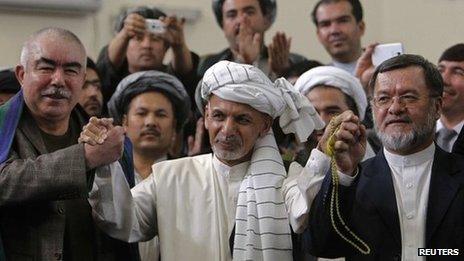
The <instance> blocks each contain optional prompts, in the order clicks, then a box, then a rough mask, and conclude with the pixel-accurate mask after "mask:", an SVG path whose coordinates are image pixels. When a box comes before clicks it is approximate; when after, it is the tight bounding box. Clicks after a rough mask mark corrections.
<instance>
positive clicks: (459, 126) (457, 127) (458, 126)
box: [436, 119, 464, 135]
mask: <svg viewBox="0 0 464 261" xmlns="http://www.w3.org/2000/svg"><path fill="white" fill-rule="evenodd" d="M463 126H464V120H463V121H461V122H460V123H458V124H456V125H455V126H454V127H453V130H454V131H455V132H456V133H457V134H458V135H459V133H461V130H462V127H463ZM443 128H445V126H444V125H443V123H442V122H441V119H438V120H437V129H436V132H438V131H440V130H441V129H443Z"/></svg>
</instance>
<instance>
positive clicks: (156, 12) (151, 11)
mask: <svg viewBox="0 0 464 261" xmlns="http://www.w3.org/2000/svg"><path fill="white" fill-rule="evenodd" d="M132 13H137V14H139V15H141V16H143V18H145V19H159V18H160V17H162V16H166V14H165V13H164V12H163V11H161V10H160V9H158V8H155V7H152V8H150V7H148V6H139V7H135V8H129V9H127V10H124V11H123V12H122V13H121V14H120V15H119V16H118V18H117V19H116V22H115V25H114V29H115V31H116V32H119V31H121V29H122V28H123V27H124V20H125V19H126V17H127V16H128V15H129V14H132Z"/></svg>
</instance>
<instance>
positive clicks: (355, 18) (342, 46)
mask: <svg viewBox="0 0 464 261" xmlns="http://www.w3.org/2000/svg"><path fill="white" fill-rule="evenodd" d="M311 16H312V21H313V23H314V25H316V32H317V37H318V39H319V42H320V43H321V44H322V45H323V46H324V48H325V50H326V51H327V53H328V54H329V55H330V57H331V58H332V62H331V63H330V65H333V66H335V67H338V68H340V69H343V70H345V71H347V72H349V73H350V74H352V75H354V71H355V68H356V62H357V60H358V58H359V57H360V56H361V53H362V47H361V37H362V36H363V35H364V31H365V27H366V25H365V23H364V21H363V9H362V6H361V3H360V2H359V0H320V1H319V2H317V4H316V5H315V6H314V9H313V11H312V13H311Z"/></svg>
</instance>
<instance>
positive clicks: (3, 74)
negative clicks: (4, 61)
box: [0, 68, 21, 93]
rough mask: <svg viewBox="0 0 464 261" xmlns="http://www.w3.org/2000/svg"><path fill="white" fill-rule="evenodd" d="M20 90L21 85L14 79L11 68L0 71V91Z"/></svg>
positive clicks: (15, 91)
mask: <svg viewBox="0 0 464 261" xmlns="http://www.w3.org/2000/svg"><path fill="white" fill-rule="evenodd" d="M19 90H21V85H20V84H19V82H18V79H16V75H15V72H14V71H13V69H11V68H10V69H5V70H1V71H0V93H17V92H19Z"/></svg>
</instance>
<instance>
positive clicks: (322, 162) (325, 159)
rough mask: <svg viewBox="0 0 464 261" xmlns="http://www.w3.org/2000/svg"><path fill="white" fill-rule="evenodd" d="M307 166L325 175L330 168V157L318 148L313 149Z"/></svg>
mask: <svg viewBox="0 0 464 261" xmlns="http://www.w3.org/2000/svg"><path fill="white" fill-rule="evenodd" d="M305 168H307V169H308V170H312V172H314V173H315V174H316V175H322V176H325V174H326V173H327V171H328V170H329V168H330V157H329V156H327V155H326V154H324V153H323V152H322V151H320V150H318V149H312V150H311V154H310V155H309V159H308V162H306V166H305Z"/></svg>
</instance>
